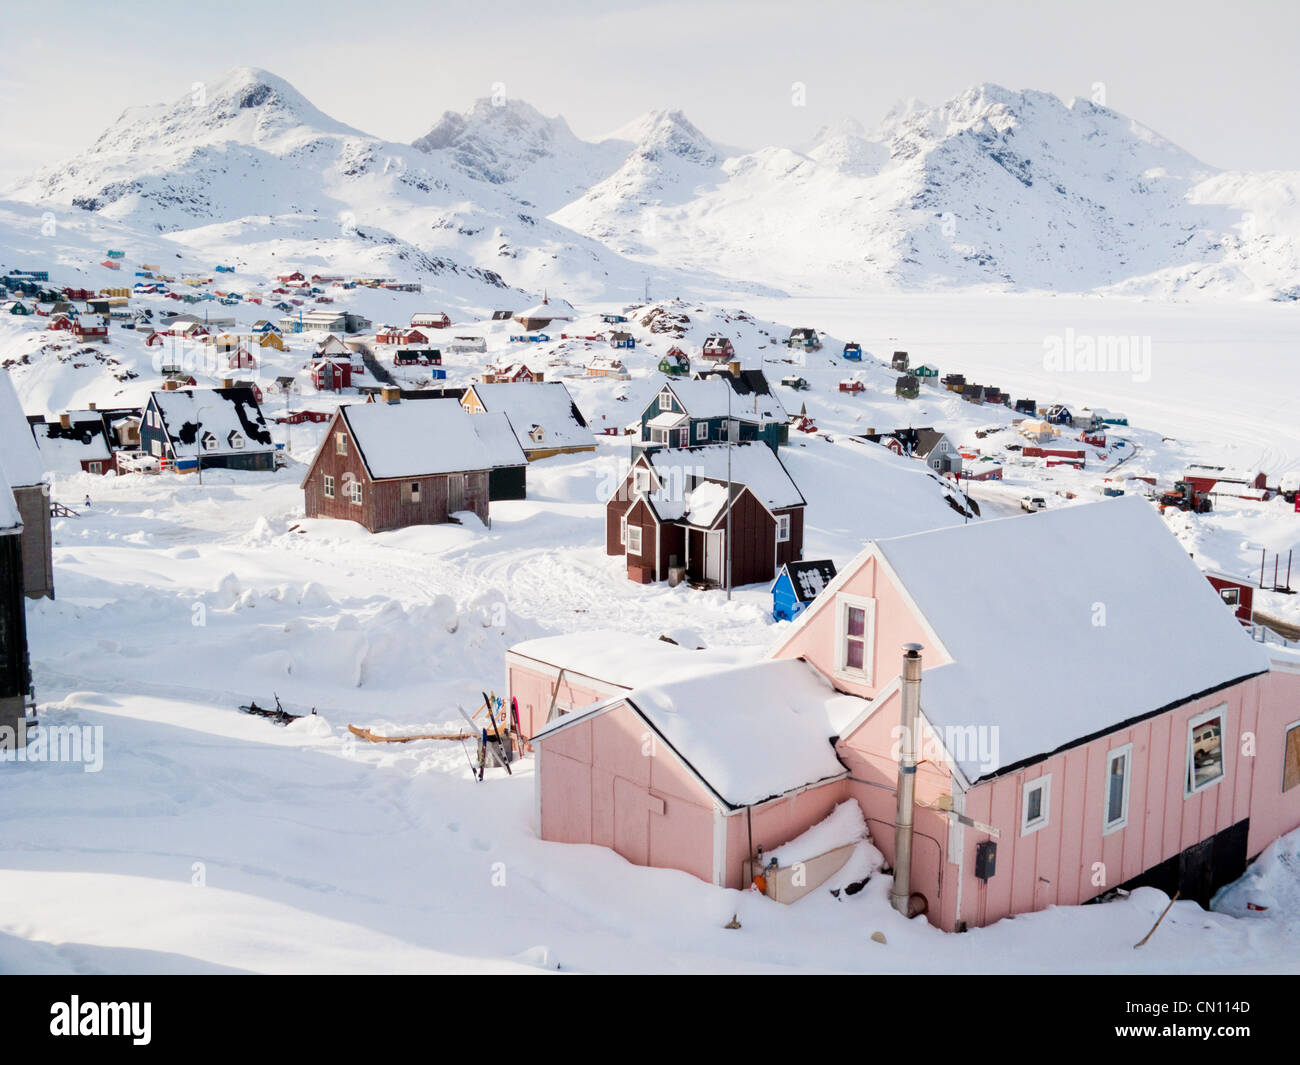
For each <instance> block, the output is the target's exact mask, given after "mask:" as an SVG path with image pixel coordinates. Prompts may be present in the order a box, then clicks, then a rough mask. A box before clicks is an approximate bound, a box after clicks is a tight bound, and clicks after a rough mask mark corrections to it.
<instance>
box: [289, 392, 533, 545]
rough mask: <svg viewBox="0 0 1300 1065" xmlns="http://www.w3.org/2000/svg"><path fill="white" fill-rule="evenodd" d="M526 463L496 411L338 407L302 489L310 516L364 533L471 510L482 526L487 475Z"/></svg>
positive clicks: (441, 403)
mask: <svg viewBox="0 0 1300 1065" xmlns="http://www.w3.org/2000/svg"><path fill="white" fill-rule="evenodd" d="M526 464H527V459H525V458H524V453H523V450H522V449H521V448H520V447H519V443H518V441H517V440H516V439H515V434H514V430H512V429H511V428H510V421H509V419H508V418H506V416H505V415H503V414H469V413H467V412H466V411H465V410H463V409H462V408H461V406H460V404H459V403H457V402H456V401H455V400H454V399H429V400H420V401H418V402H416V401H408V402H403V401H402V400H401V398H400V392H399V390H398V389H396V388H386V389H385V390H384V399H383V402H380V403H357V404H349V405H347V406H343V407H340V408H339V409H338V411H337V412H336V413H335V415H334V418H333V420H332V421H331V422H330V425H329V428H328V430H327V431H326V433H325V439H324V441H323V442H322V444H321V446H320V450H319V451H317V452H316V457H315V458H314V459H313V460H312V464H311V467H310V469H308V471H307V476H306V477H305V478H304V479H303V482H302V488H303V494H304V505H305V510H306V515H307V517H309V518H342V519H344V520H347V521H355V522H357V523H359V524H360V525H363V526H365V528H367V529H369V530H370V531H371V532H384V531H386V530H389V529H403V528H406V527H407V526H410V525H437V524H442V523H445V522H449V521H455V520H457V519H456V518H455V517H454V515H455V514H457V513H458V512H462V511H471V512H473V513H474V514H476V515H477V516H478V518H479V520H480V521H482V522H484V524H486V523H487V521H488V505H489V499H490V496H491V489H490V486H489V481H490V478H491V475H492V473H493V471H495V470H499V469H506V468H510V467H513V468H515V469H519V470H522V469H523V467H524V466H526Z"/></svg>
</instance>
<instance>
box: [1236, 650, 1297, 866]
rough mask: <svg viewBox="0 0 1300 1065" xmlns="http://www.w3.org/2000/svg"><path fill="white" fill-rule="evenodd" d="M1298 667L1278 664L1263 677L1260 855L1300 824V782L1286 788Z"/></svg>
mask: <svg viewBox="0 0 1300 1065" xmlns="http://www.w3.org/2000/svg"><path fill="white" fill-rule="evenodd" d="M1296 668H1297V667H1295V666H1291V667H1289V668H1288V667H1281V668H1279V666H1278V665H1277V664H1275V665H1274V667H1273V670H1272V671H1271V672H1270V673H1268V674H1267V675H1265V676H1264V677H1262V678H1261V679H1260V687H1261V697H1260V705H1259V714H1258V716H1257V717H1256V719H1255V722H1254V725H1255V733H1256V742H1257V746H1258V750H1259V755H1258V757H1257V759H1256V765H1255V772H1254V791H1253V793H1252V795H1251V804H1250V839H1249V841H1248V843H1247V847H1248V849H1249V851H1250V853H1251V855H1255V854H1258V853H1259V852H1260V851H1262V850H1263V849H1264V848H1265V847H1267V846H1268V845H1269V844H1270V843H1272V842H1273V840H1275V839H1277V837H1278V836H1281V835H1284V834H1285V833H1287V832H1290V831H1291V830H1292V829H1294V828H1297V827H1300V785H1297V786H1295V787H1292V789H1291V790H1290V791H1288V792H1283V791H1282V760H1283V758H1284V756H1285V748H1284V747H1283V744H1284V743H1285V740H1286V733H1287V731H1288V729H1289V728H1290V727H1291V726H1294V725H1296V724H1297V723H1300V672H1297V671H1296Z"/></svg>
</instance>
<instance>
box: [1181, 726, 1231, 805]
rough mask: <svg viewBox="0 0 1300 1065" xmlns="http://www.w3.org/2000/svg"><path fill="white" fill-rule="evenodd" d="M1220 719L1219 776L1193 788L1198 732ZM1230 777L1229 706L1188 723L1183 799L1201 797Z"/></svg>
mask: <svg viewBox="0 0 1300 1065" xmlns="http://www.w3.org/2000/svg"><path fill="white" fill-rule="evenodd" d="M1216 717H1217V718H1218V719H1219V720H1220V722H1222V725H1221V727H1220V730H1219V775H1218V776H1217V777H1215V778H1214V779H1213V780H1207V781H1206V782H1205V783H1204V784H1199V785H1196V786H1193V784H1192V777H1193V775H1194V770H1195V764H1194V762H1193V750H1194V745H1195V739H1194V737H1195V735H1196V730H1197V728H1198V727H1200V726H1201V725H1204V724H1205V723H1206V722H1208V721H1213V720H1214V719H1215V718H1216ZM1227 775H1228V704H1227V703H1221V704H1220V705H1218V706H1216V707H1214V708H1212V709H1210V710H1207V711H1205V713H1203V714H1198V715H1197V716H1196V717H1193V718H1190V719H1189V720H1188V722H1187V764H1186V765H1185V766H1183V798H1184V799H1190V798H1191V797H1192V796H1193V795H1200V794H1201V792H1203V791H1208V790H1209V789H1210V788H1212V787H1214V786H1215V785H1217V784H1220V783H1222V782H1223V779H1224V778H1225V777H1226V776H1227Z"/></svg>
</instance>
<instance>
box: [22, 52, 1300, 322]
mask: <svg viewBox="0 0 1300 1065" xmlns="http://www.w3.org/2000/svg"><path fill="white" fill-rule="evenodd" d="M12 195H13V196H14V197H15V198H16V199H19V200H23V201H26V202H27V203H29V204H30V203H35V204H52V205H63V206H75V207H80V208H83V209H85V210H87V211H91V212H94V213H96V214H98V215H99V216H101V217H103V218H105V219H109V220H113V221H117V222H120V223H122V224H124V225H127V226H130V227H133V228H135V229H138V230H143V231H146V232H152V233H153V234H155V235H157V234H166V235H167V236H168V238H169V239H170V240H172V241H174V242H175V243H177V244H179V245H182V246H186V247H188V248H190V249H192V250H195V251H199V252H201V253H202V254H204V255H211V256H217V257H220V258H224V259H231V258H234V259H237V260H238V261H239V262H241V263H243V264H245V265H247V266H248V267H249V268H250V269H252V268H261V267H268V266H275V265H278V264H280V263H283V262H285V261H286V259H289V260H292V261H294V262H295V263H298V264H301V265H307V266H312V265H316V264H320V265H321V266H327V267H329V268H331V269H336V270H338V269H344V270H346V269H352V270H362V269H367V270H371V271H383V272H388V273H393V274H397V275H403V276H407V275H415V276H420V277H424V278H426V279H436V280H435V281H433V283H435V284H438V285H441V286H443V287H446V288H452V289H455V290H457V291H458V292H460V293H461V294H463V295H467V296H468V295H471V294H473V293H478V301H479V302H491V297H490V292H491V289H492V287H493V286H499V285H512V286H517V287H522V288H525V289H528V290H529V291H531V292H539V291H540V290H541V289H543V288H545V287H547V286H548V285H549V286H550V287H552V288H563V289H564V290H565V291H568V292H570V293H572V294H574V295H578V296H582V295H584V294H590V295H594V294H596V293H597V292H618V291H623V292H630V291H639V290H640V289H641V288H642V287H643V285H644V283H645V280H646V278H647V276H650V277H651V278H652V281H653V282H654V283H655V284H656V286H657V287H661V288H667V287H671V289H672V290H673V291H677V292H681V293H691V292H696V293H703V292H706V291H712V292H720V291H727V292H731V293H735V292H738V291H746V290H748V291H755V290H758V289H763V290H766V291H767V292H769V293H770V292H774V291H775V292H781V291H785V292H804V293H809V292H825V291H831V292H839V293H844V292H848V291H860V290H862V289H863V288H872V287H879V288H935V287H955V286H961V287H971V286H993V287H997V288H1004V289H1013V290H1049V291H1068V292H1088V291H1116V292H1124V293H1131V294H1135V295H1148V296H1161V297H1175V298H1182V297H1190V296H1195V295H1198V294H1205V295H1213V296H1256V297H1258V296H1263V297H1271V298H1276V299H1295V298H1297V297H1298V296H1300V288H1298V285H1300V174H1295V173H1235V172H1226V171H1219V170H1216V169H1215V168H1213V167H1210V166H1208V165H1206V164H1204V163H1202V162H1200V161H1199V160H1197V159H1196V158H1194V157H1193V156H1191V155H1189V154H1188V153H1187V152H1185V151H1183V150H1182V149H1180V148H1179V147H1178V146H1176V145H1174V144H1172V143H1170V142H1169V141H1167V140H1165V139H1164V138H1162V137H1160V136H1159V135H1158V134H1156V133H1154V132H1153V131H1151V130H1150V129H1147V128H1146V127H1144V126H1142V125H1140V124H1139V123H1137V122H1135V121H1133V120H1131V119H1129V118H1126V117H1125V116H1123V115H1121V114H1119V113H1118V112H1116V111H1112V110H1109V109H1107V108H1105V107H1101V106H1098V105H1096V104H1093V103H1091V102H1088V101H1083V100H1075V101H1071V102H1069V103H1067V102H1064V101H1062V100H1061V99H1059V98H1058V97H1056V96H1053V95H1051V94H1048V93H1042V92H1033V91H1025V92H1012V91H1009V90H1007V89H1004V88H1002V87H1000V86H997V85H990V84H985V85H978V86H975V87H974V88H972V89H969V90H968V91H966V92H964V93H962V94H961V95H959V96H957V97H955V98H953V99H951V100H949V101H947V102H945V103H943V104H940V105H938V106H935V107H928V106H925V105H923V104H920V103H918V102H916V101H908V102H907V103H904V104H900V105H899V106H898V107H896V108H895V109H894V110H893V111H891V112H890V114H889V115H888V116H886V118H885V119H884V121H883V122H882V123H881V124H880V125H879V126H878V127H877V128H875V129H874V130H870V131H868V130H867V129H865V128H864V127H863V126H862V125H861V124H859V123H858V122H856V121H854V120H852V119H846V120H844V121H841V122H838V123H834V124H832V125H829V126H827V127H825V128H823V129H822V130H820V131H819V132H818V134H817V135H816V136H815V137H814V138H813V139H812V140H811V141H810V142H808V143H806V144H804V145H802V146H800V148H799V149H791V148H785V147H767V148H762V149H759V150H756V151H752V152H737V151H734V150H730V149H727V148H725V147H723V146H722V145H720V144H719V143H718V142H716V141H714V140H712V139H710V138H709V137H708V136H706V135H705V134H703V133H702V132H701V131H700V130H699V129H697V128H696V127H695V126H694V125H692V124H691V122H690V121H689V120H688V119H687V118H686V117H685V116H684V115H683V114H682V113H681V112H680V111H671V110H669V111H655V112H651V113H649V114H647V115H644V116H642V117H641V118H639V119H637V120H636V121H634V122H632V123H630V124H628V125H627V126H625V127H623V128H622V129H620V130H618V131H616V132H615V133H613V134H611V135H610V136H608V137H605V138H602V139H600V140H596V141H588V140H584V139H582V138H580V137H578V136H576V135H575V134H574V133H573V131H572V130H571V129H570V128H569V126H568V124H567V123H566V122H565V121H564V120H563V119H562V118H558V117H546V116H544V115H542V114H540V113H539V112H538V111H536V110H535V109H534V108H532V107H530V106H529V105H527V104H526V103H523V102H521V101H517V100H504V99H490V100H489V99H484V100H480V101H478V102H477V103H476V104H475V105H474V106H473V107H472V108H471V109H470V110H469V111H467V112H465V113H463V114H459V113H455V112H446V113H444V114H443V115H442V117H441V118H439V119H438V120H437V121H436V122H435V123H434V124H433V126H432V128H431V129H430V130H429V131H428V132H427V133H426V134H425V135H424V136H422V137H420V138H419V139H418V140H416V141H415V142H414V143H413V144H411V145H401V144H395V143H392V142H388V141H383V140H380V139H378V138H375V137H372V136H369V135H368V134H366V133H364V132H362V131H360V130H357V129H354V128H352V127H350V126H347V125H344V124H342V123H340V122H337V121H335V120H334V119H332V118H330V117H329V116H327V115H324V114H322V113H321V112H320V111H319V110H317V109H316V108H315V107H314V106H313V105H312V104H311V103H310V102H309V101H307V100H306V99H305V98H304V97H303V96H302V95H301V94H299V93H298V92H297V91H296V90H294V89H293V87H292V86H290V85H289V84H288V83H286V82H285V81H283V80H282V79H280V78H277V77H275V76H274V75H271V74H268V73H266V72H265V71H259V70H252V69H247V68H241V69H238V70H235V71H232V72H230V73H229V74H227V75H226V76H225V77H223V78H222V79H221V80H220V81H218V82H215V83H213V84H210V85H209V86H208V87H207V89H206V91H205V92H203V93H200V94H198V95H187V96H186V97H185V98H183V99H182V100H180V101H178V102H177V103H174V104H172V105H158V106H154V107H146V108H133V109H131V110H128V111H127V112H126V113H125V114H124V115H123V116H122V117H121V118H120V119H119V120H118V121H117V122H116V123H114V124H113V126H111V127H110V128H109V129H108V130H107V131H106V132H105V133H104V134H103V136H101V137H100V138H99V140H97V141H96V142H95V143H94V144H93V145H92V146H91V147H90V148H89V149H88V150H87V151H86V152H84V153H83V154H82V155H80V156H79V157H77V158H76V159H74V160H72V161H70V162H68V163H67V164H65V165H63V166H60V167H55V168H51V169H49V170H46V171H44V172H42V173H40V174H38V175H36V176H35V177H33V178H31V179H29V180H28V181H26V182H24V183H22V184H21V185H20V186H19V187H18V188H17V189H16V190H14V191H13V193H12ZM484 293H487V294H484Z"/></svg>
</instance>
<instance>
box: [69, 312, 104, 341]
mask: <svg viewBox="0 0 1300 1065" xmlns="http://www.w3.org/2000/svg"><path fill="white" fill-rule="evenodd" d="M72 335H73V336H75V337H76V338H77V339H78V340H107V339H108V319H106V318H104V317H103V315H99V314H83V315H81V316H80V317H78V318H77V319H76V321H74V322H73V323H72Z"/></svg>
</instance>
